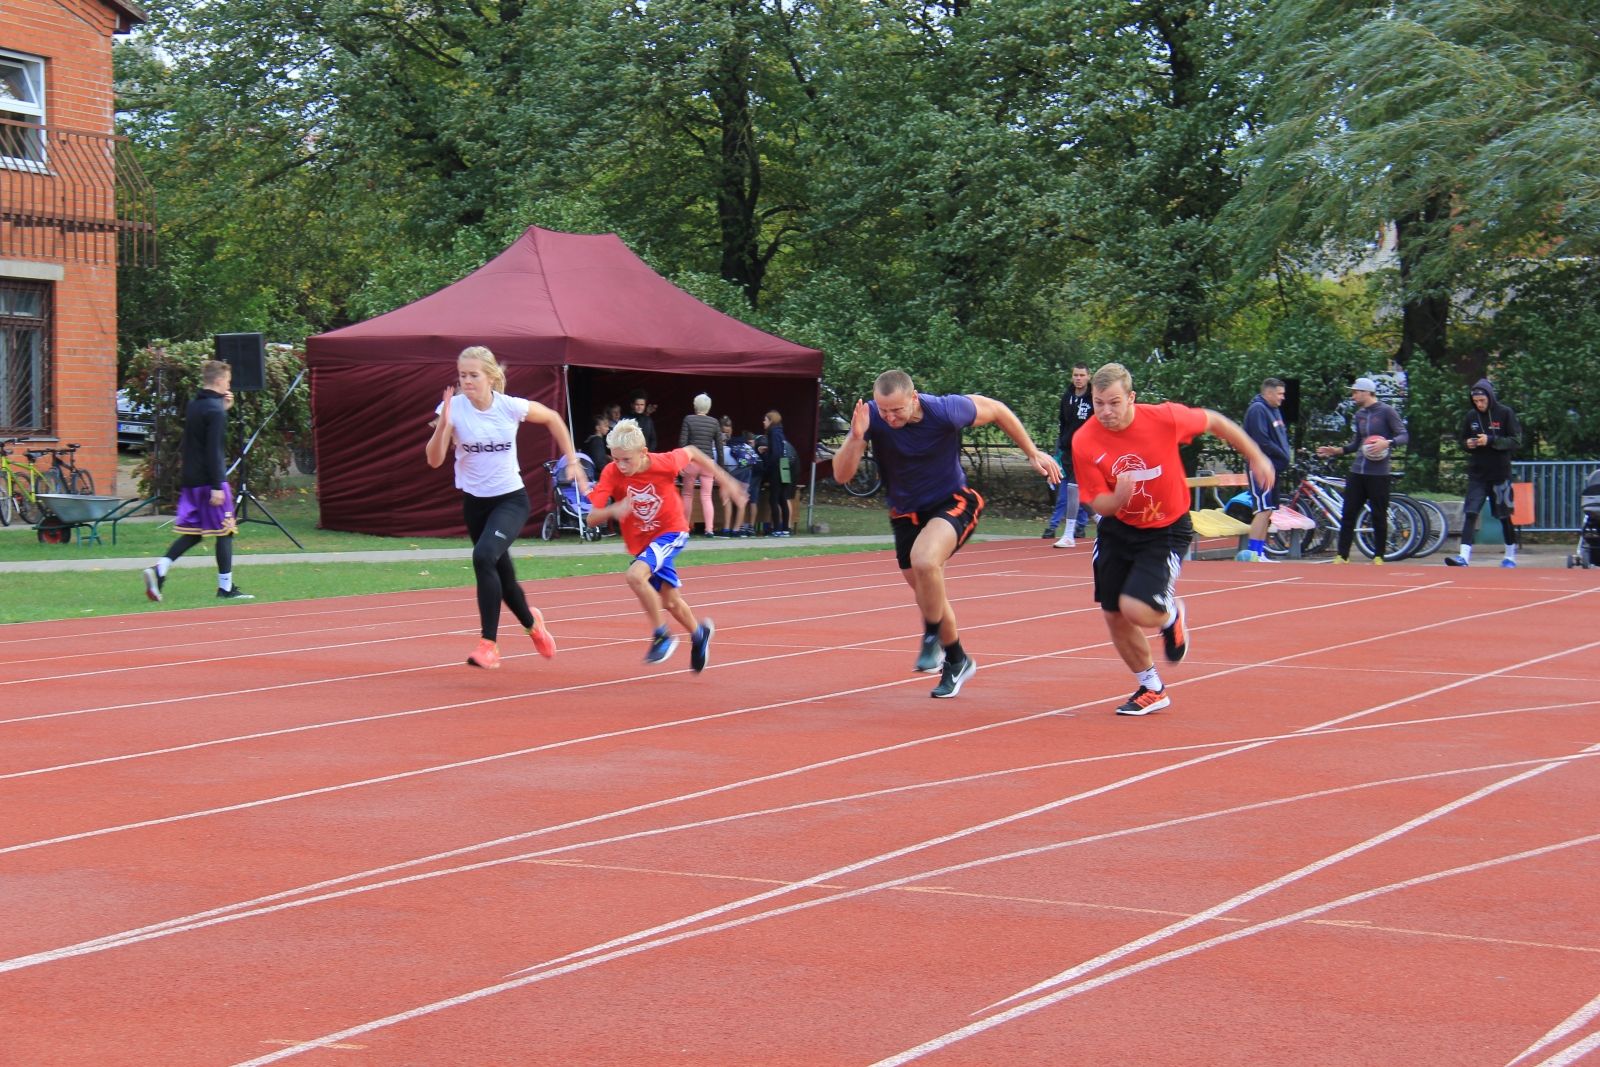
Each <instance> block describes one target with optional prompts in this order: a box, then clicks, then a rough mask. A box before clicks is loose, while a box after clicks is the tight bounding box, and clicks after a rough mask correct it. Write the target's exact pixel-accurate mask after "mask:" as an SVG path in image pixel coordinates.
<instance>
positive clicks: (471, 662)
mask: <svg viewBox="0 0 1600 1067" xmlns="http://www.w3.org/2000/svg"><path fill="white" fill-rule="evenodd" d="M467 666H469V667H484V668H487V669H488V670H491V671H492V670H494V669H495V668H497V667H499V666H500V646H498V645H496V644H495V643H494V642H493V641H491V640H489V639H488V638H487V637H485V638H484V639H483V640H482V641H479V642H478V650H477V651H476V652H474V653H473V654H472V655H470V656H468V657H467Z"/></svg>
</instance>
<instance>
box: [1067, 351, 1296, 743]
mask: <svg viewBox="0 0 1600 1067" xmlns="http://www.w3.org/2000/svg"><path fill="white" fill-rule="evenodd" d="M1090 384H1091V387H1092V389H1093V391H1094V421H1092V422H1086V423H1084V425H1083V428H1082V429H1080V430H1079V431H1078V432H1077V434H1075V435H1074V436H1073V438H1072V467H1073V470H1074V471H1076V472H1077V475H1078V485H1079V486H1080V488H1081V489H1082V490H1083V499H1084V500H1086V501H1088V503H1089V506H1090V507H1091V508H1093V509H1094V511H1095V514H1097V515H1099V516H1100V525H1099V532H1098V533H1097V534H1096V535H1095V542H1094V599H1095V602H1096V603H1097V604H1099V605H1100V608H1101V610H1102V611H1103V612H1105V619H1106V628H1107V629H1109V630H1110V631H1111V643H1112V644H1113V645H1115V646H1116V649H1117V654H1118V655H1119V656H1121V657H1122V662H1124V663H1126V664H1127V665H1128V669H1129V670H1131V671H1132V672H1133V673H1134V675H1135V677H1137V678H1138V679H1139V688H1138V690H1137V691H1135V692H1134V694H1133V696H1131V697H1129V698H1128V701H1127V703H1125V704H1123V705H1122V706H1121V707H1119V708H1118V709H1117V714H1118V715H1148V714H1150V713H1151V712H1152V711H1159V710H1160V709H1161V708H1164V707H1167V706H1168V705H1170V704H1171V703H1172V701H1171V699H1170V698H1169V697H1168V696H1167V694H1166V691H1165V690H1166V687H1165V686H1164V685H1163V684H1162V682H1161V676H1160V675H1159V674H1158V673H1157V672H1156V667H1155V658H1154V657H1153V656H1152V655H1151V654H1150V642H1149V640H1148V639H1147V638H1146V637H1145V634H1144V632H1145V630H1156V629H1159V630H1160V631H1161V640H1162V645H1163V646H1164V650H1165V652H1166V656H1167V659H1168V661H1169V662H1172V663H1177V662H1179V661H1180V660H1182V659H1183V657H1184V655H1185V654H1186V653H1187V652H1188V650H1189V629H1188V623H1187V620H1186V619H1185V616H1184V607H1183V601H1181V600H1179V599H1178V598H1177V596H1176V592H1175V590H1176V586H1177V583H1178V571H1179V570H1180V569H1181V568H1182V566H1183V557H1184V555H1185V554H1186V553H1187V552H1188V549H1189V543H1190V541H1191V540H1192V539H1193V537H1194V531H1193V528H1192V527H1191V526H1190V524H1189V487H1188V483H1187V482H1186V481H1185V480H1184V473H1183V461H1182V459H1180V458H1179V456H1178V446H1179V445H1181V444H1187V443H1188V442H1189V441H1191V440H1193V439H1194V438H1195V437H1197V436H1199V435H1200V434H1202V433H1210V434H1214V435H1215V436H1217V437H1220V438H1221V439H1222V440H1224V441H1226V442H1228V444H1230V445H1232V446H1233V447H1234V448H1235V449H1237V450H1238V451H1239V452H1241V453H1243V454H1244V457H1245V459H1246V460H1248V461H1249V463H1250V471H1251V473H1252V474H1254V475H1255V479H1256V483H1257V484H1258V485H1271V484H1273V481H1274V479H1275V477H1276V475H1275V473H1274V471H1273V467H1272V461H1271V460H1270V459H1268V458H1267V456H1266V453H1264V452H1262V451H1261V449H1260V447H1259V446H1258V445H1257V444H1256V443H1255V442H1254V441H1252V440H1251V439H1250V435H1249V434H1247V433H1245V432H1244V429H1243V428H1242V427H1240V426H1239V424H1238V423H1236V422H1234V421H1233V420H1232V419H1229V418H1228V417H1227V416H1225V415H1222V414H1220V413H1218V412H1215V411H1211V410H1208V409H1206V408H1191V407H1185V406H1184V405H1182V404H1136V403H1134V397H1135V394H1134V392H1133V378H1132V376H1131V375H1129V374H1128V369H1127V368H1126V367H1124V366H1123V365H1122V364H1120V363H1107V364H1106V365H1105V366H1104V367H1101V368H1100V369H1099V370H1098V371H1096V372H1095V375H1094V379H1093V381H1092V382H1091V383H1090Z"/></svg>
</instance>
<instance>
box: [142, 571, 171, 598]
mask: <svg viewBox="0 0 1600 1067" xmlns="http://www.w3.org/2000/svg"><path fill="white" fill-rule="evenodd" d="M166 584H167V579H166V577H165V576H164V575H162V574H161V573H159V572H158V571H157V570H156V569H155V568H154V567H146V568H145V569H144V595H145V596H147V597H149V598H150V599H151V600H154V601H155V602H156V603H157V604H159V603H161V587H162V586H164V585H166Z"/></svg>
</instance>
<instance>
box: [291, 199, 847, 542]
mask: <svg viewBox="0 0 1600 1067" xmlns="http://www.w3.org/2000/svg"><path fill="white" fill-rule="evenodd" d="M470 345H486V346H488V347H489V348H490V349H491V350H492V351H493V352H494V354H495V356H496V358H498V359H499V361H500V362H501V364H502V365H503V366H505V368H506V389H507V392H509V393H511V394H512V395H515V396H524V397H528V398H529V399H531V400H537V401H539V402H541V403H543V404H546V405H548V406H550V407H552V408H554V409H555V410H557V411H559V412H561V413H562V414H564V415H567V416H568V417H569V420H572V421H575V422H576V425H574V426H573V427H572V429H573V431H574V433H575V434H576V436H577V439H578V441H579V442H581V441H582V440H583V438H584V437H586V436H588V434H589V432H590V429H591V427H590V426H589V425H588V423H589V417H590V416H591V415H592V414H593V413H594V412H595V411H597V410H599V409H600V408H602V407H604V406H605V405H606V404H608V403H611V402H614V401H615V402H621V403H623V404H624V407H626V398H627V396H628V394H629V393H630V392H631V391H632V390H634V389H641V388H642V389H644V390H646V391H647V392H648V393H649V394H650V399H651V401H652V402H653V403H655V404H657V405H658V407H657V410H656V413H655V416H654V419H655V424H656V428H657V431H658V434H659V441H658V447H659V448H661V449H663V450H665V449H669V448H674V447H676V446H677V443H678V431H679V425H680V423H681V421H682V418H683V416H685V415H687V414H689V413H690V411H691V410H692V408H691V405H690V401H691V400H692V398H693V397H694V395H695V394H696V393H700V392H705V393H708V394H709V395H710V396H711V398H712V414H714V415H718V416H720V415H723V414H727V415H731V416H732V417H733V420H734V428H735V430H736V431H737V432H743V431H744V429H745V428H746V427H749V428H751V429H754V430H755V431H756V432H757V433H759V432H761V416H762V414H763V413H765V412H766V411H768V410H770V409H777V410H778V411H779V412H781V413H782V414H783V415H784V429H785V430H786V431H787V432H788V435H789V439H790V440H791V441H792V442H793V443H794V445H795V447H796V448H797V449H798V450H799V452H800V455H801V456H809V455H810V454H811V451H812V448H813V446H814V445H815V440H816V438H815V433H816V412H817V399H818V395H817V390H818V383H819V380H820V376H821V374H822V353H821V352H818V351H817V350H816V349H814V348H806V347H804V346H802V345H797V344H794V343H792V342H789V341H785V340H784V339H782V338H781V337H774V336H773V335H772V334H769V333H763V332H762V331H760V330H758V329H756V328H755V327H753V326H747V325H746V324H744V323H742V322H740V321H738V320H737V319H733V318H730V317H729V316H727V315H724V314H722V312H720V311H717V310H716V309H715V308H712V307H710V306H709V305H707V304H704V303H702V302H701V301H699V300H696V299H695V298H694V297H692V296H690V295H689V294H688V293H686V292H684V291H683V290H682V289H679V288H678V287H677V286H675V285H673V284H672V283H671V282H669V281H667V280H666V279H665V278H662V277H661V276H660V275H659V274H657V273H656V272H655V271H653V270H651V269H650V268H649V267H648V266H646V265H645V263H644V261H643V260H641V259H640V258H639V257H638V256H636V255H634V254H633V253H632V252H631V251H629V250H628V247H627V246H626V245H624V244H623V243H622V241H621V240H619V239H618V237H617V236H616V234H600V235H594V236H586V235H580V234H571V233H558V232H556V231H554V230H545V229H540V228H539V227H537V226H534V227H530V228H529V229H528V231H527V232H526V233H524V234H523V235H522V236H521V237H519V238H518V239H517V240H516V242H515V243H513V244H512V246H511V247H510V248H508V249H506V250H505V251H504V252H502V253H501V254H500V255H499V256H496V257H495V258H494V259H493V260H491V261H490V262H489V263H487V264H485V265H484V266H483V267H481V268H480V269H478V270H476V271H474V272H473V273H471V274H469V275H467V277H465V278H463V279H461V280H460V281H459V282H456V283H455V284H454V285H451V286H448V287H447V288H444V289H441V290H440V291H439V292H437V293H434V294H433V295H432V296H426V297H423V298H422V299H421V300H418V301H416V302H415V303H412V304H407V305H406V306H405V307H402V308H398V309H396V310H394V311H391V312H389V313H388V314H386V315H379V316H378V317H377V318H374V319H369V320H367V321H366V322H362V323H357V324H356V325H354V326H347V327H345V328H344V329H341V330H333V331H330V332H329V333H325V334H320V335H319V336H316V337H313V338H311V339H309V340H308V341H307V342H306V362H307V364H308V365H309V366H310V368H311V416H312V423H313V426H314V429H315V433H316V450H317V493H318V498H319V502H320V504H321V511H322V525H323V526H324V527H325V528H328V529H334V530H351V531H355V532H358V533H370V534H380V535H394V536H401V535H408V536H418V537H459V536H463V535H464V533H465V530H466V527H465V525H464V524H463V522H462V519H461V503H460V494H459V493H457V492H456V491H455V490H454V489H453V488H452V486H453V484H454V478H453V472H452V469H451V468H452V465H451V464H450V463H448V462H447V463H446V464H445V465H444V466H442V467H440V468H438V469H433V468H430V467H429V466H428V464H427V460H426V459H425V458H424V446H425V445H426V443H427V440H428V437H429V435H430V433H431V432H432V431H431V429H430V428H429V423H430V422H431V421H432V420H433V418H434V414H433V411H434V408H435V407H436V406H437V405H438V403H439V400H440V397H441V396H442V395H443V392H444V390H445V388H446V387H447V386H450V385H452V384H454V382H455V363H456V357H457V356H458V355H459V354H460V352H461V350H462V349H463V348H467V347H468V346H470ZM517 455H518V458H519V459H520V460H521V462H522V474H523V480H524V482H525V483H526V484H527V486H528V497H529V499H530V500H531V501H532V503H533V515H532V516H531V518H530V521H529V531H525V532H531V530H532V529H533V528H534V527H535V526H536V525H537V524H538V522H539V520H541V519H542V518H543V516H544V514H545V512H546V511H547V510H548V509H549V506H550V492H549V482H548V477H547V475H546V474H545V472H544V471H543V469H541V465H542V464H543V463H544V461H545V460H547V459H550V458H552V457H553V456H554V455H555V448H554V445H553V443H552V441H551V439H550V436H549V434H548V433H546V432H544V431H543V430H542V429H535V428H534V427H532V426H529V425H524V427H523V429H522V432H521V433H520V434H519V435H518V438H517ZM802 466H803V465H802Z"/></svg>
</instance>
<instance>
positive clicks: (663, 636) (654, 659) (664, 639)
mask: <svg viewBox="0 0 1600 1067" xmlns="http://www.w3.org/2000/svg"><path fill="white" fill-rule="evenodd" d="M677 647H678V639H677V638H676V637H673V636H671V635H669V634H668V633H667V632H666V628H665V627H662V630H661V632H660V633H658V634H653V635H652V636H651V638H650V650H649V651H648V652H646V653H645V654H644V661H645V662H646V663H664V662H666V659H667V657H668V656H670V655H672V652H673V650H674V649H676V648H677Z"/></svg>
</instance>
